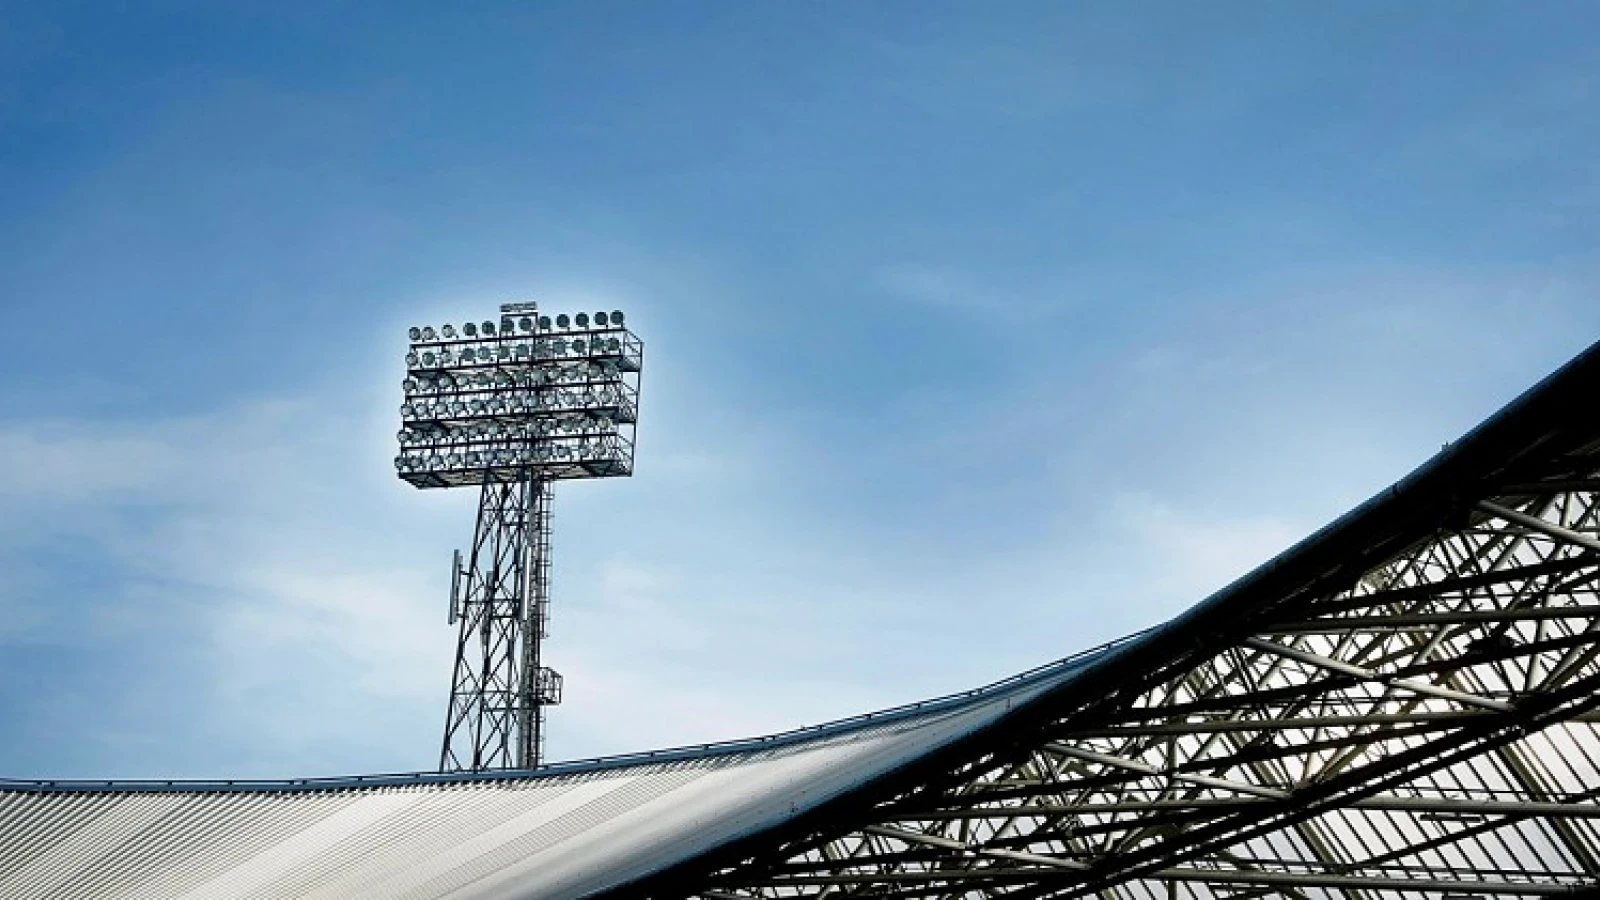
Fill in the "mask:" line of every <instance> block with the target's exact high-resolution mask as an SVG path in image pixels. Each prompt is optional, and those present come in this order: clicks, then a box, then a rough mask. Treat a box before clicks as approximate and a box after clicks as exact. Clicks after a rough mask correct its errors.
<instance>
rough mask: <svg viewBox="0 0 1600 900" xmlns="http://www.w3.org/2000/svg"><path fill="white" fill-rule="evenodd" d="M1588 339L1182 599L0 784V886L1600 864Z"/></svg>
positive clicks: (1446, 885) (1457, 887)
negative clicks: (497, 761)
mask: <svg viewBox="0 0 1600 900" xmlns="http://www.w3.org/2000/svg"><path fill="white" fill-rule="evenodd" d="M1597 397H1600V344H1597V345H1596V346H1594V347H1591V348H1590V349H1589V350H1587V351H1585V352H1584V353H1583V354H1581V355H1580V356H1579V357H1577V358H1576V359H1574V360H1573V361H1572V362H1570V363H1569V364H1567V365H1566V366H1564V367H1563V368H1562V369H1561V370H1559V371H1558V372H1556V373H1555V374H1553V375H1551V376H1550V377H1549V378H1547V379H1545V380H1544V381H1542V382H1541V383H1540V384H1538V385H1537V386H1535V387H1534V388H1533V389H1531V390H1530V391H1528V392H1527V393H1525V394H1524V395H1523V396H1522V397H1520V398H1518V399H1517V400H1516V401H1514V402H1513V403H1511V404H1510V405H1508V406H1507V407H1506V408H1505V409H1503V410H1501V411H1500V412H1499V413H1497V414H1496V415H1495V416H1493V417H1491V418H1490V419H1489V420H1488V421H1486V422H1484V423H1483V424H1482V425H1480V426H1479V427H1477V428H1475V429H1474V430H1473V431H1471V432H1470V433H1469V434H1467V435H1466V436H1465V437H1463V438H1462V439H1461V440H1459V441H1457V442H1455V443H1453V444H1451V445H1448V446H1447V447H1446V448H1445V449H1444V450H1442V451H1441V452H1440V453H1439V454H1437V455H1436V456H1435V457H1434V458H1433V459H1432V460H1430V461H1429V462H1428V463H1426V464H1425V465H1423V466H1422V467H1421V468H1419V469H1418V470H1417V471H1415V472H1413V473H1412V474H1411V475H1409V476H1407V477H1406V478H1404V479H1402V480H1401V481H1400V482H1398V483H1396V484H1395V485H1394V486H1392V487H1390V488H1388V489H1386V490H1384V491H1382V492H1380V493H1379V494H1378V495H1377V496H1376V497H1374V498H1373V499H1371V500H1369V501H1368V502H1366V503H1364V504H1362V505H1361V506H1359V507H1357V508H1356V509H1355V510H1353V511H1351V512H1350V513H1348V514H1346V515H1345V516H1343V517H1341V518H1340V519H1338V520H1337V521H1335V522H1334V523H1332V524H1331V525H1329V526H1327V527H1325V528H1323V529H1321V530H1320V531H1318V532H1316V533H1315V534H1313V535H1311V536H1310V537H1308V538H1306V539H1305V540H1303V541H1301V542H1300V543H1299V544H1297V545H1296V546H1294V547H1293V548H1291V549H1290V550H1288V551H1286V552H1285V553H1283V554H1280V555H1279V556H1278V557H1277V558H1275V559H1273V560H1271V561H1270V562H1268V563H1266V564H1265V565H1263V566H1261V567H1260V568H1258V569H1256V570H1255V571H1253V572H1251V573H1250V574H1248V575H1246V576H1245V577H1243V578H1241V579H1239V580H1238V581H1236V582H1235V583H1233V584H1232V585H1229V586H1228V587H1227V588H1225V589H1223V590H1222V591H1220V592H1218V593H1217V594H1216V595H1214V596H1212V597H1211V598H1209V599H1207V600H1205V601H1204V602H1202V603H1201V604H1199V605H1198V606H1196V607H1195V608H1193V609H1192V610H1190V611H1189V612H1187V613H1185V614H1184V615H1182V616H1180V617H1178V618H1177V619H1175V620H1173V621H1171V622H1169V623H1167V624H1165V625H1162V626H1159V627H1157V628H1153V629H1150V630H1149V631H1146V632H1143V633H1141V634H1139V635H1135V636H1133V637H1131V638H1127V639H1124V640H1123V641H1119V642H1116V643H1115V644H1112V645H1108V646H1106V647H1102V648H1097V649H1096V650H1093V651H1090V652H1087V653H1083V654H1080V655H1078V656H1076V657H1072V658H1069V659H1067V660H1063V661H1062V662H1059V663H1055V664H1052V665H1049V666H1045V667H1042V668H1040V669H1037V670H1035V671H1032V672H1029V673H1025V674H1023V675H1020V676H1017V677H1016V678H1013V679H1009V680H1007V681H1005V682H1001V683H999V684H996V685H992V686H990V687H988V688H984V689H981V690H978V691H973V692H970V693H967V694H963V695H958V696H954V697H949V698H944V699H942V700H938V701H931V702H928V703H923V704H917V705H914V706H910V707H905V708H902V709H897V710H890V711H887V712H884V713H878V714H873V715H869V716H862V717H858V718H856V719H852V720H846V721H843V722H838V723H833V724H831V725H826V726H820V727H816V728H811V729H803V730H800V731H796V732H791V733H788V734H782V735H775V736H771V737H766V738H759V739H753V740H746V741H739V742H733V743H728V744H718V745H707V746H702V747H693V748H683V749H679V750H672V751H662V752H657V753H649V754H638V755H632V756H624V757H615V758H609V759H601V760H591V761H584V762H575V763H563V764H557V765H553V766H548V767H545V768H542V769H539V770H535V771H531V772H509V773H499V774H494V775H475V776H442V775H427V774H415V775H394V776H369V777H358V778H346V779H327V780H301V781H287V782H251V783H243V782H233V783H201V782H186V783H166V782H163V783H151V782H144V783H139V782H72V783H68V782H23V781H14V782H3V783H0V898H8V897H28V898H43V897H74V898H77V897H195V898H199V897H260V898H273V897H318V896H325V897H459V898H491V897H493V898H498V897H551V898H563V897H584V896H595V895H604V894H609V895H614V896H659V897H667V896H679V897H681V896H702V897H710V898H728V897H741V898H742V897H791V896H792V897H822V896H842V895H859V894H862V893H869V894H872V895H873V896H894V897H919V896H1007V897H1018V898H1021V897H1032V896H1081V895H1087V894H1100V895H1107V896H1173V895H1195V896H1229V897H1242V896H1258V895H1261V894H1264V893H1281V894H1285V895H1289V896H1305V897H1309V896H1340V897H1348V898H1352V900H1365V898H1376V897H1383V896H1431V897H1439V896H1455V897H1460V898H1465V897H1469V896H1470V897H1486V896H1491V895H1495V896H1500V895H1504V896H1524V895H1544V894H1558V893H1569V892H1571V891H1573V890H1576V889H1581V888H1586V887H1593V886H1595V885H1597V884H1600V830H1597V829H1596V824H1597V823H1600V803H1597V799H1600V787H1597V786H1600V733H1597V732H1596V726H1595V724H1593V723H1594V722H1595V721H1600V719H1597V718H1596V713H1595V709H1596V707H1597V706H1600V664H1597V659H1600V598H1597V594H1596V587H1595V585H1596V582H1597V580H1600V540H1597V533H1600V521H1597V516H1600V503H1597V490H1600V480H1597V476H1600V416H1597V415H1596V414H1595V413H1596V398H1597Z"/></svg>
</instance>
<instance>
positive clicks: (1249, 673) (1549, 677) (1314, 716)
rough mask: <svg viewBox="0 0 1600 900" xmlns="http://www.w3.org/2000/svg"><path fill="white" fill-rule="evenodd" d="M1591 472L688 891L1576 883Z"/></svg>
mask: <svg viewBox="0 0 1600 900" xmlns="http://www.w3.org/2000/svg"><path fill="white" fill-rule="evenodd" d="M1568 462H1570V459H1568ZM1597 474H1600V473H1597V472H1596V471H1594V470H1593V468H1592V466H1591V467H1590V468H1579V469H1577V470H1572V469H1571V468H1570V466H1567V467H1560V468H1556V469H1555V470H1554V471H1553V472H1537V473H1528V474H1527V475H1525V476H1524V478H1525V479H1526V480H1525V481H1523V482H1522V483H1518V484H1515V485H1512V486H1511V487H1509V488H1505V489H1500V490H1494V489H1492V488H1490V489H1487V490H1486V491H1485V492H1484V494H1483V496H1480V497H1476V498H1469V499H1467V498H1464V499H1467V502H1464V503H1462V508H1463V509H1465V510H1466V512H1465V513H1464V514H1457V515H1455V516H1454V519H1455V521H1454V522H1453V523H1450V524H1451V525H1453V526H1454V527H1449V526H1440V527H1437V528H1435V529H1434V530H1433V532H1432V533H1431V534H1429V535H1428V536H1427V537H1425V538H1424V539H1421V540H1416V541H1414V542H1412V543H1411V544H1410V545H1408V546H1405V547H1404V548H1402V549H1401V550H1400V551H1399V552H1393V553H1390V554H1387V555H1385V556H1383V557H1381V558H1377V559H1375V560H1373V561H1372V562H1371V563H1369V564H1367V565H1364V566H1362V567H1361V568H1360V569H1359V570H1347V571H1344V572H1334V573H1330V575H1329V577H1326V578H1324V579H1321V582H1322V584H1321V587H1322V589H1321V590H1313V591H1305V592H1302V593H1300V594H1299V595H1298V596H1293V597H1287V598H1284V599H1283V600H1282V601H1281V602H1278V603H1275V604H1270V605H1267V606H1266V607H1265V608H1264V609H1261V610H1260V612H1259V614H1257V615H1254V616H1253V617H1250V618H1248V619H1247V620H1246V621H1244V622H1241V623H1240V625H1239V627H1236V628H1235V629H1233V630H1232V631H1231V632H1224V633H1217V634H1211V635H1206V634H1199V635H1191V636H1190V640H1191V644H1192V645H1193V646H1192V647H1191V649H1190V650H1189V651H1188V652H1186V653H1180V654H1177V655H1176V656H1175V657H1172V658H1171V659H1170V662H1169V664H1167V665H1164V666H1157V667H1154V668H1152V669H1150V670H1149V671H1148V672H1147V673H1146V674H1145V675H1144V677H1143V678H1130V679H1126V680H1124V681H1123V682H1121V683H1120V685H1119V689H1118V690H1115V691H1112V692H1111V693H1110V695H1109V696H1103V697H1101V698H1099V699H1098V700H1095V699H1092V698H1087V697H1085V698H1083V699H1081V700H1080V701H1079V702H1076V703H1073V702H1066V703H1061V704H1059V706H1058V708H1057V709H1056V710H1054V711H1053V712H1052V714H1050V715H1049V716H1046V717H1039V718H1037V719H1036V721H1034V722H1033V723H1032V724H1031V726H1030V727H1029V728H1028V730H1027V731H1026V732H1024V733H1021V734H1019V735H1017V736H1015V737H1014V739H1013V740H1011V741H1009V742H1006V743H1005V744H1004V745H1000V746H991V747H988V748H983V752H980V753H977V754H974V755H971V756H970V757H969V758H968V759H966V760H965V761H963V762H961V763H959V764H956V765H953V766H950V767H949V768H947V769H946V770H945V771H942V772H935V773H932V774H930V775H926V776H924V777H922V778H920V779H918V780H916V781H914V782H912V783H904V782H903V783H902V784H900V785H897V786H896V787H897V789H896V790H895V791H894V792H893V793H892V794H889V795H886V796H883V797H882V798H881V799H879V800H878V801H877V802H875V803H873V804H871V805H869V806H861V807H858V808H856V809H855V810H852V811H848V812H845V811H841V810H835V811H834V813H833V815H831V816H830V817H828V819H827V820H826V821H824V820H820V819H819V820H818V821H819V824H817V825H815V826H813V827H812V828H810V829H809V830H805V831H799V830H791V831H790V832H789V833H787V834H786V835H784V836H783V837H784V839H783V840H781V841H772V840H768V841H766V842H765V843H766V844H767V846H765V847H763V848H761V850H759V851H758V852H753V853H750V854H748V855H744V856H742V857H740V858H737V859H732V858H729V859H726V860H724V864H723V865H722V866H721V867H720V868H719V869H718V870H716V871H709V872H704V873H701V874H700V875H699V877H698V878H697V879H696V880H697V882H698V883H697V884H696V885H695V889H694V890H693V891H690V892H689V893H697V894H698V895H699V896H702V897H707V898H723V900H727V898H773V900H776V898H818V900H820V898H825V897H848V896H860V895H871V896H874V897H896V898H923V897H930V898H931V897H994V898H1011V900H1024V898H1035V897H1082V896H1100V897H1115V898H1171V897H1197V898H1208V897H1225V898H1234V900H1237V898H1248V897H1258V896H1269V895H1271V896H1289V897H1304V898H1323V897H1326V898H1340V900H1381V898H1408V897H1441V896H1450V897H1460V898H1463V900H1466V898H1469V897H1470V898H1479V897H1490V896H1506V897H1517V896H1547V895H1559V894H1566V893H1569V892H1571V891H1573V890H1578V889H1583V888H1586V887H1592V886H1594V885H1596V884H1597V883H1600V731H1597V729H1600V724H1597V723H1600V711H1597V706H1600V692H1597V688H1600V587H1597V585H1600V539H1597V535H1600V493H1597V487H1600V481H1597V479H1596V476H1597ZM1539 476H1544V477H1539ZM1556 476H1560V477H1559V478H1557V477H1556ZM1185 629H1186V630H1188V631H1191V632H1192V631H1194V625H1193V623H1189V624H1187V625H1185ZM685 884H686V882H685ZM665 885H666V882H660V883H658V884H657V885H656V887H657V888H663V887H665ZM663 893H668V892H667V891H663Z"/></svg>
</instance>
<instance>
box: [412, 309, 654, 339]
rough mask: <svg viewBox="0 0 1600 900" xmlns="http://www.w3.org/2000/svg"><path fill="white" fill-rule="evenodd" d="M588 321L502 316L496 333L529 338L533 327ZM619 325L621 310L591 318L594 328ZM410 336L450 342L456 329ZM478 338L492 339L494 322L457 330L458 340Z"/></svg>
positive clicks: (583, 317) (582, 316) (585, 317)
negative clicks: (520, 334) (526, 335)
mask: <svg viewBox="0 0 1600 900" xmlns="http://www.w3.org/2000/svg"><path fill="white" fill-rule="evenodd" d="M589 321H590V320H589V314H588V313H578V314H577V315H576V316H572V317H570V318H569V317H568V316H567V314H566V313H562V314H561V315H559V316H556V317H555V319H553V320H552V319H551V318H550V317H549V316H539V317H538V320H537V322H535V320H534V317H533V316H523V317H521V318H519V319H513V318H511V317H510V316H506V317H504V318H502V319H501V320H500V326H499V333H500V335H501V336H505V335H509V334H515V333H517V332H521V333H523V334H532V333H533V327H534V325H535V324H537V325H538V326H539V330H540V331H549V330H550V329H551V328H552V327H554V328H573V327H577V328H588V327H589ZM622 323H623V318H622V311H621V310H613V311H611V312H609V313H603V312H597V313H595V314H594V324H595V326H596V327H598V328H621V327H622ZM410 334H411V339H412V340H413V341H437V340H441V339H443V340H446V341H453V340H455V339H456V327H455V326H454V325H446V326H444V327H443V328H440V329H439V330H438V331H434V330H433V326H432V325H424V326H422V327H421V328H416V327H413V328H412V329H411V332H410ZM480 334H481V335H482V336H483V337H494V336H495V324H494V321H493V320H491V319H484V320H483V324H481V325H476V324H473V323H472V322H467V323H466V324H464V325H462V326H461V333H460V336H461V337H467V338H474V337H478V336H479V335H480Z"/></svg>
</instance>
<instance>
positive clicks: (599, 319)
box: [594, 312, 606, 328]
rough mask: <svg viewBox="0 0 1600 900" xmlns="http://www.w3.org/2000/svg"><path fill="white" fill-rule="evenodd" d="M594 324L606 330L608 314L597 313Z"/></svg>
mask: <svg viewBox="0 0 1600 900" xmlns="http://www.w3.org/2000/svg"><path fill="white" fill-rule="evenodd" d="M594 323H595V324H596V325H599V326H600V327H602V328H604V327H605V326H606V314H605V313H603V312H597V313H595V314H594Z"/></svg>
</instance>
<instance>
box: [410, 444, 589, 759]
mask: <svg viewBox="0 0 1600 900" xmlns="http://www.w3.org/2000/svg"><path fill="white" fill-rule="evenodd" d="M550 499H551V486H550V482H548V481H545V480H542V479H539V478H536V477H535V476H534V474H533V472H532V471H531V470H523V472H522V473H521V477H519V478H518V479H516V480H515V481H510V482H494V481H490V482H487V483H485V484H484V485H483V490H482V493H481V494H480V495H479V499H478V525H477V528H476V530H475V531H474V533H473V539H472V552H471V554H470V556H469V559H468V563H467V565H466V566H465V567H464V568H462V569H460V570H458V572H457V573H455V574H456V576H457V577H459V578H460V579H461V582H460V584H461V585H462V587H463V589H462V590H461V591H460V593H459V595H458V594H457V593H456V591H455V590H454V589H453V590H452V596H451V604H452V606H451V615H452V616H453V617H455V618H456V619H458V620H459V624H460V632H459V637H458V638H457V641H456V661H455V674H454V676H453V677H452V679H451V687H450V705H449V708H448V711H447V713H446V715H445V726H444V744H443V746H442V747H441V748H440V751H439V771H441V772H463V771H471V772H479V771H484V770H488V769H509V768H532V767H534V766H537V765H538V764H539V761H540V759H541V758H542V756H543V753H544V743H543V741H544V710H545V707H547V706H552V705H555V704H557V703H560V702H561V676H560V675H559V674H557V673H556V671H555V670H554V669H549V668H546V667H544V666H542V665H541V664H540V646H541V642H542V641H543V639H544V638H545V637H546V623H547V621H548V617H549V607H550V589H549V588H550ZM458 556H459V555H458Z"/></svg>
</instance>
